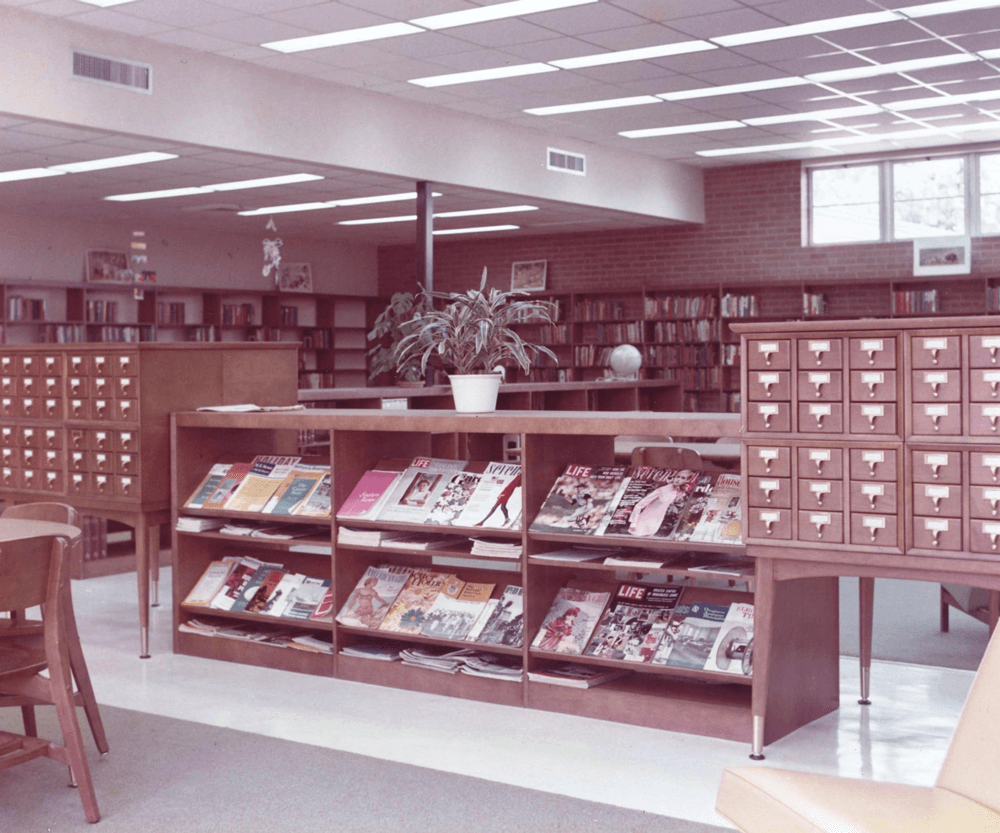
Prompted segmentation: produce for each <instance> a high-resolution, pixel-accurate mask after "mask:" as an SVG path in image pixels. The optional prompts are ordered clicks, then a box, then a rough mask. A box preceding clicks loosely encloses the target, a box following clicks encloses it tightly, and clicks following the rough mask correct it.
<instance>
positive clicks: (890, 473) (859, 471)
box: [851, 448, 896, 482]
mask: <svg viewBox="0 0 1000 833" xmlns="http://www.w3.org/2000/svg"><path fill="white" fill-rule="evenodd" d="M851 480H857V481H872V480H881V481H892V482H895V480H896V450H895V449H893V448H852V449H851Z"/></svg>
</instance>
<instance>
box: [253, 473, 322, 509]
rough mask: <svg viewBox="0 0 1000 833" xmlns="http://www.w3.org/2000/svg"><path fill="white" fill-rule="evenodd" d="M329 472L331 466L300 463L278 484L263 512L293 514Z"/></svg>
mask: <svg viewBox="0 0 1000 833" xmlns="http://www.w3.org/2000/svg"><path fill="white" fill-rule="evenodd" d="M329 471H330V467H329V466H323V465H313V464H310V463H298V464H297V465H296V466H295V467H294V468H292V470H291V471H290V472H289V473H288V475H287V476H286V477H285V479H284V480H283V481H282V482H281V483H279V484H278V488H277V489H275V490H274V494H273V495H271V497H270V498H269V499H268V501H267V503H266V504H264V509H263V511H264V512H268V513H271V514H273V515H291V514H293V513H294V512H295V510H296V509H298V508H299V506H301V505H302V503H303V502H304V501H305V500H306V498H308V497H309V495H310V493H311V492H312V490H313V489H315V488H316V485H317V484H318V483H319V482H320V481H321V480H322V479H323V475H325V474H328V473H329Z"/></svg>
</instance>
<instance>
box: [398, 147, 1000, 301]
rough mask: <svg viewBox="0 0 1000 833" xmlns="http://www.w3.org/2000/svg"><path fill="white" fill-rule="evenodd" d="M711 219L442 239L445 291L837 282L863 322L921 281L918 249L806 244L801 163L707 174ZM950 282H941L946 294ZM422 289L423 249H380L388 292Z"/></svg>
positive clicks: (439, 261)
mask: <svg viewBox="0 0 1000 833" xmlns="http://www.w3.org/2000/svg"><path fill="white" fill-rule="evenodd" d="M705 213H706V222H705V224H704V225H703V226H668V227H662V226H661V227H656V228H648V229H639V230H634V231H611V232H587V233H576V234H558V235H548V236H538V237H503V236H499V235H498V236H493V237H491V238H490V239H488V240H482V241H474V240H465V241H448V242H442V241H440V240H438V241H435V244H434V282H435V288H436V289H439V290H454V289H464V288H467V287H469V286H473V285H476V284H477V283H478V281H479V276H480V275H481V274H482V270H483V267H484V266H486V267H487V268H488V270H489V274H490V277H491V283H495V284H497V285H501V286H506V285H509V280H510V265H511V263H513V262H515V261H520V260H547V261H548V276H547V288H548V289H550V290H552V291H555V292H574V291H582V292H589V291H594V292H600V291H608V290H614V289H616V288H619V289H621V290H636V289H642V288H645V289H669V288H672V287H683V286H691V285H694V284H710V285H715V286H717V285H719V284H720V283H721V284H724V285H726V286H736V285H739V284H747V285H760V284H774V283H788V282H793V283H798V282H803V281H804V282H805V283H806V284H809V285H810V287H809V288H810V289H812V290H813V291H822V290H823V288H824V286H826V285H829V284H830V283H831V282H848V283H852V284H854V283H856V284H857V287H856V289H855V288H854V287H851V289H850V290H848V291H839V292H837V293H836V296H837V303H838V305H839V308H838V309H837V310H832V309H831V310H829V312H830V313H831V314H834V315H837V316H840V315H843V316H845V317H854V316H858V315H878V314H883V315H884V314H886V313H887V311H884V312H880V311H878V310H875V309H872V308H871V304H870V301H871V298H870V295H871V293H869V292H867V290H866V284H868V283H870V282H872V281H888V280H899V279H906V278H910V277H912V258H913V255H912V245H911V244H909V243H882V244H864V245H850V246H826V247H803V246H802V245H801V239H802V171H801V166H800V165H799V163H797V162H782V163H775V164H763V165H747V166H741V167H734V168H717V169H713V170H709V171H706V173H705ZM972 272H973V275H978V276H980V277H983V276H989V277H992V276H1000V238H997V237H987V238H979V239H975V240H973V244H972ZM946 281H947V279H942V283H941V286H942V287H943V288H945V289H946V283H945V282H946ZM415 284H416V257H415V254H414V249H413V247H410V246H391V247H383V248H382V249H380V250H379V291H380V294H382V295H389V294H391V293H392V292H395V291H398V290H401V289H412V288H414V286H415ZM980 291H981V290H980ZM882 297H883V298H884V297H885V296H882ZM794 298H795V299H796V300H795V301H794V303H791V306H792V307H794V306H795V305H797V304H800V303H801V300H800V298H801V296H800V295H798V294H796V295H795V296H794ZM782 306H789V304H782ZM944 311H947V307H945V308H944Z"/></svg>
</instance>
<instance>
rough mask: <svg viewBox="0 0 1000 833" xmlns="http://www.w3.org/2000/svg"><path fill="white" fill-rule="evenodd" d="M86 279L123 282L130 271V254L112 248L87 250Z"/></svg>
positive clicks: (101, 281)
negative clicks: (125, 274) (126, 273)
mask: <svg viewBox="0 0 1000 833" xmlns="http://www.w3.org/2000/svg"><path fill="white" fill-rule="evenodd" d="M86 270H87V274H86V280H87V281H89V282H90V283H122V282H123V281H125V277H124V273H125V272H127V271H128V254H126V253H125V252H116V251H112V250H110V249H90V250H88V251H87V263H86Z"/></svg>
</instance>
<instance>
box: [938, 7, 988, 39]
mask: <svg viewBox="0 0 1000 833" xmlns="http://www.w3.org/2000/svg"><path fill="white" fill-rule="evenodd" d="M920 23H921V24H923V25H924V26H926V27H927V28H928V29H930V30H931V31H932V32H934V33H935V34H936V35H940V36H941V37H951V36H953V35H970V34H975V33H977V32H986V31H989V30H991V29H998V28H1000V9H977V10H975V11H967V12H955V13H954V14H947V15H935V16H934V17H922V18H920Z"/></svg>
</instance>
